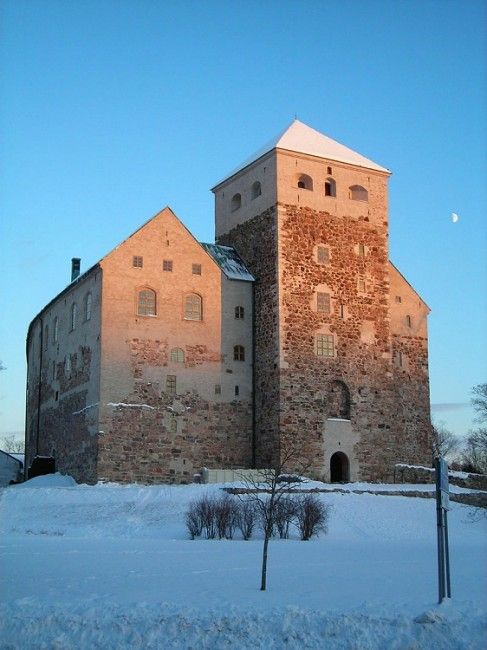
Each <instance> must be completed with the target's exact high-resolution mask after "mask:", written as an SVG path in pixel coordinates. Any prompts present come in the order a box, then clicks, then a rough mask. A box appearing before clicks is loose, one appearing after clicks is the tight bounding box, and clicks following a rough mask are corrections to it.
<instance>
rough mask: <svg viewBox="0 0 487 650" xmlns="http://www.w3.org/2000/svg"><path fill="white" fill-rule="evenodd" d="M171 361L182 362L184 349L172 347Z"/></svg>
mask: <svg viewBox="0 0 487 650" xmlns="http://www.w3.org/2000/svg"><path fill="white" fill-rule="evenodd" d="M171 361H172V362H173V363H184V350H181V348H173V349H172V350H171Z"/></svg>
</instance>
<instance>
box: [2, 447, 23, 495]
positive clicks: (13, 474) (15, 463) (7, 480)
mask: <svg viewBox="0 0 487 650" xmlns="http://www.w3.org/2000/svg"><path fill="white" fill-rule="evenodd" d="M19 455H20V454H15V455H13V454H9V453H7V452H6V451H2V450H0V487H5V486H6V485H10V484H11V483H17V482H19V481H21V480H22V478H23V471H24V464H23V463H22V461H21V460H20V459H19V458H18V456H19Z"/></svg>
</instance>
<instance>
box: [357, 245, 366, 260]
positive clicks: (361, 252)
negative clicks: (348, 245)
mask: <svg viewBox="0 0 487 650" xmlns="http://www.w3.org/2000/svg"><path fill="white" fill-rule="evenodd" d="M358 254H359V255H360V257H365V246H364V245H363V244H359V245H358Z"/></svg>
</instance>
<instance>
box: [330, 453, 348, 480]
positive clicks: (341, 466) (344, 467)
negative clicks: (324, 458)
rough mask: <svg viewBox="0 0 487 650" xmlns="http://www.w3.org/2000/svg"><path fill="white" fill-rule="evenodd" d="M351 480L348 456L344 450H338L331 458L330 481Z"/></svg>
mask: <svg viewBox="0 0 487 650" xmlns="http://www.w3.org/2000/svg"><path fill="white" fill-rule="evenodd" d="M349 480H350V463H349V462H348V456H347V455H346V454H344V453H343V451H337V452H335V453H334V454H333V455H332V457H331V458H330V483H347V482H348V481H349Z"/></svg>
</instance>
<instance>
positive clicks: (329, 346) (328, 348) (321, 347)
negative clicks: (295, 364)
mask: <svg viewBox="0 0 487 650" xmlns="http://www.w3.org/2000/svg"><path fill="white" fill-rule="evenodd" d="M334 355H335V344H334V341H333V336H332V335H331V334H318V335H317V336H316V356H318V357H333V356H334Z"/></svg>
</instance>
